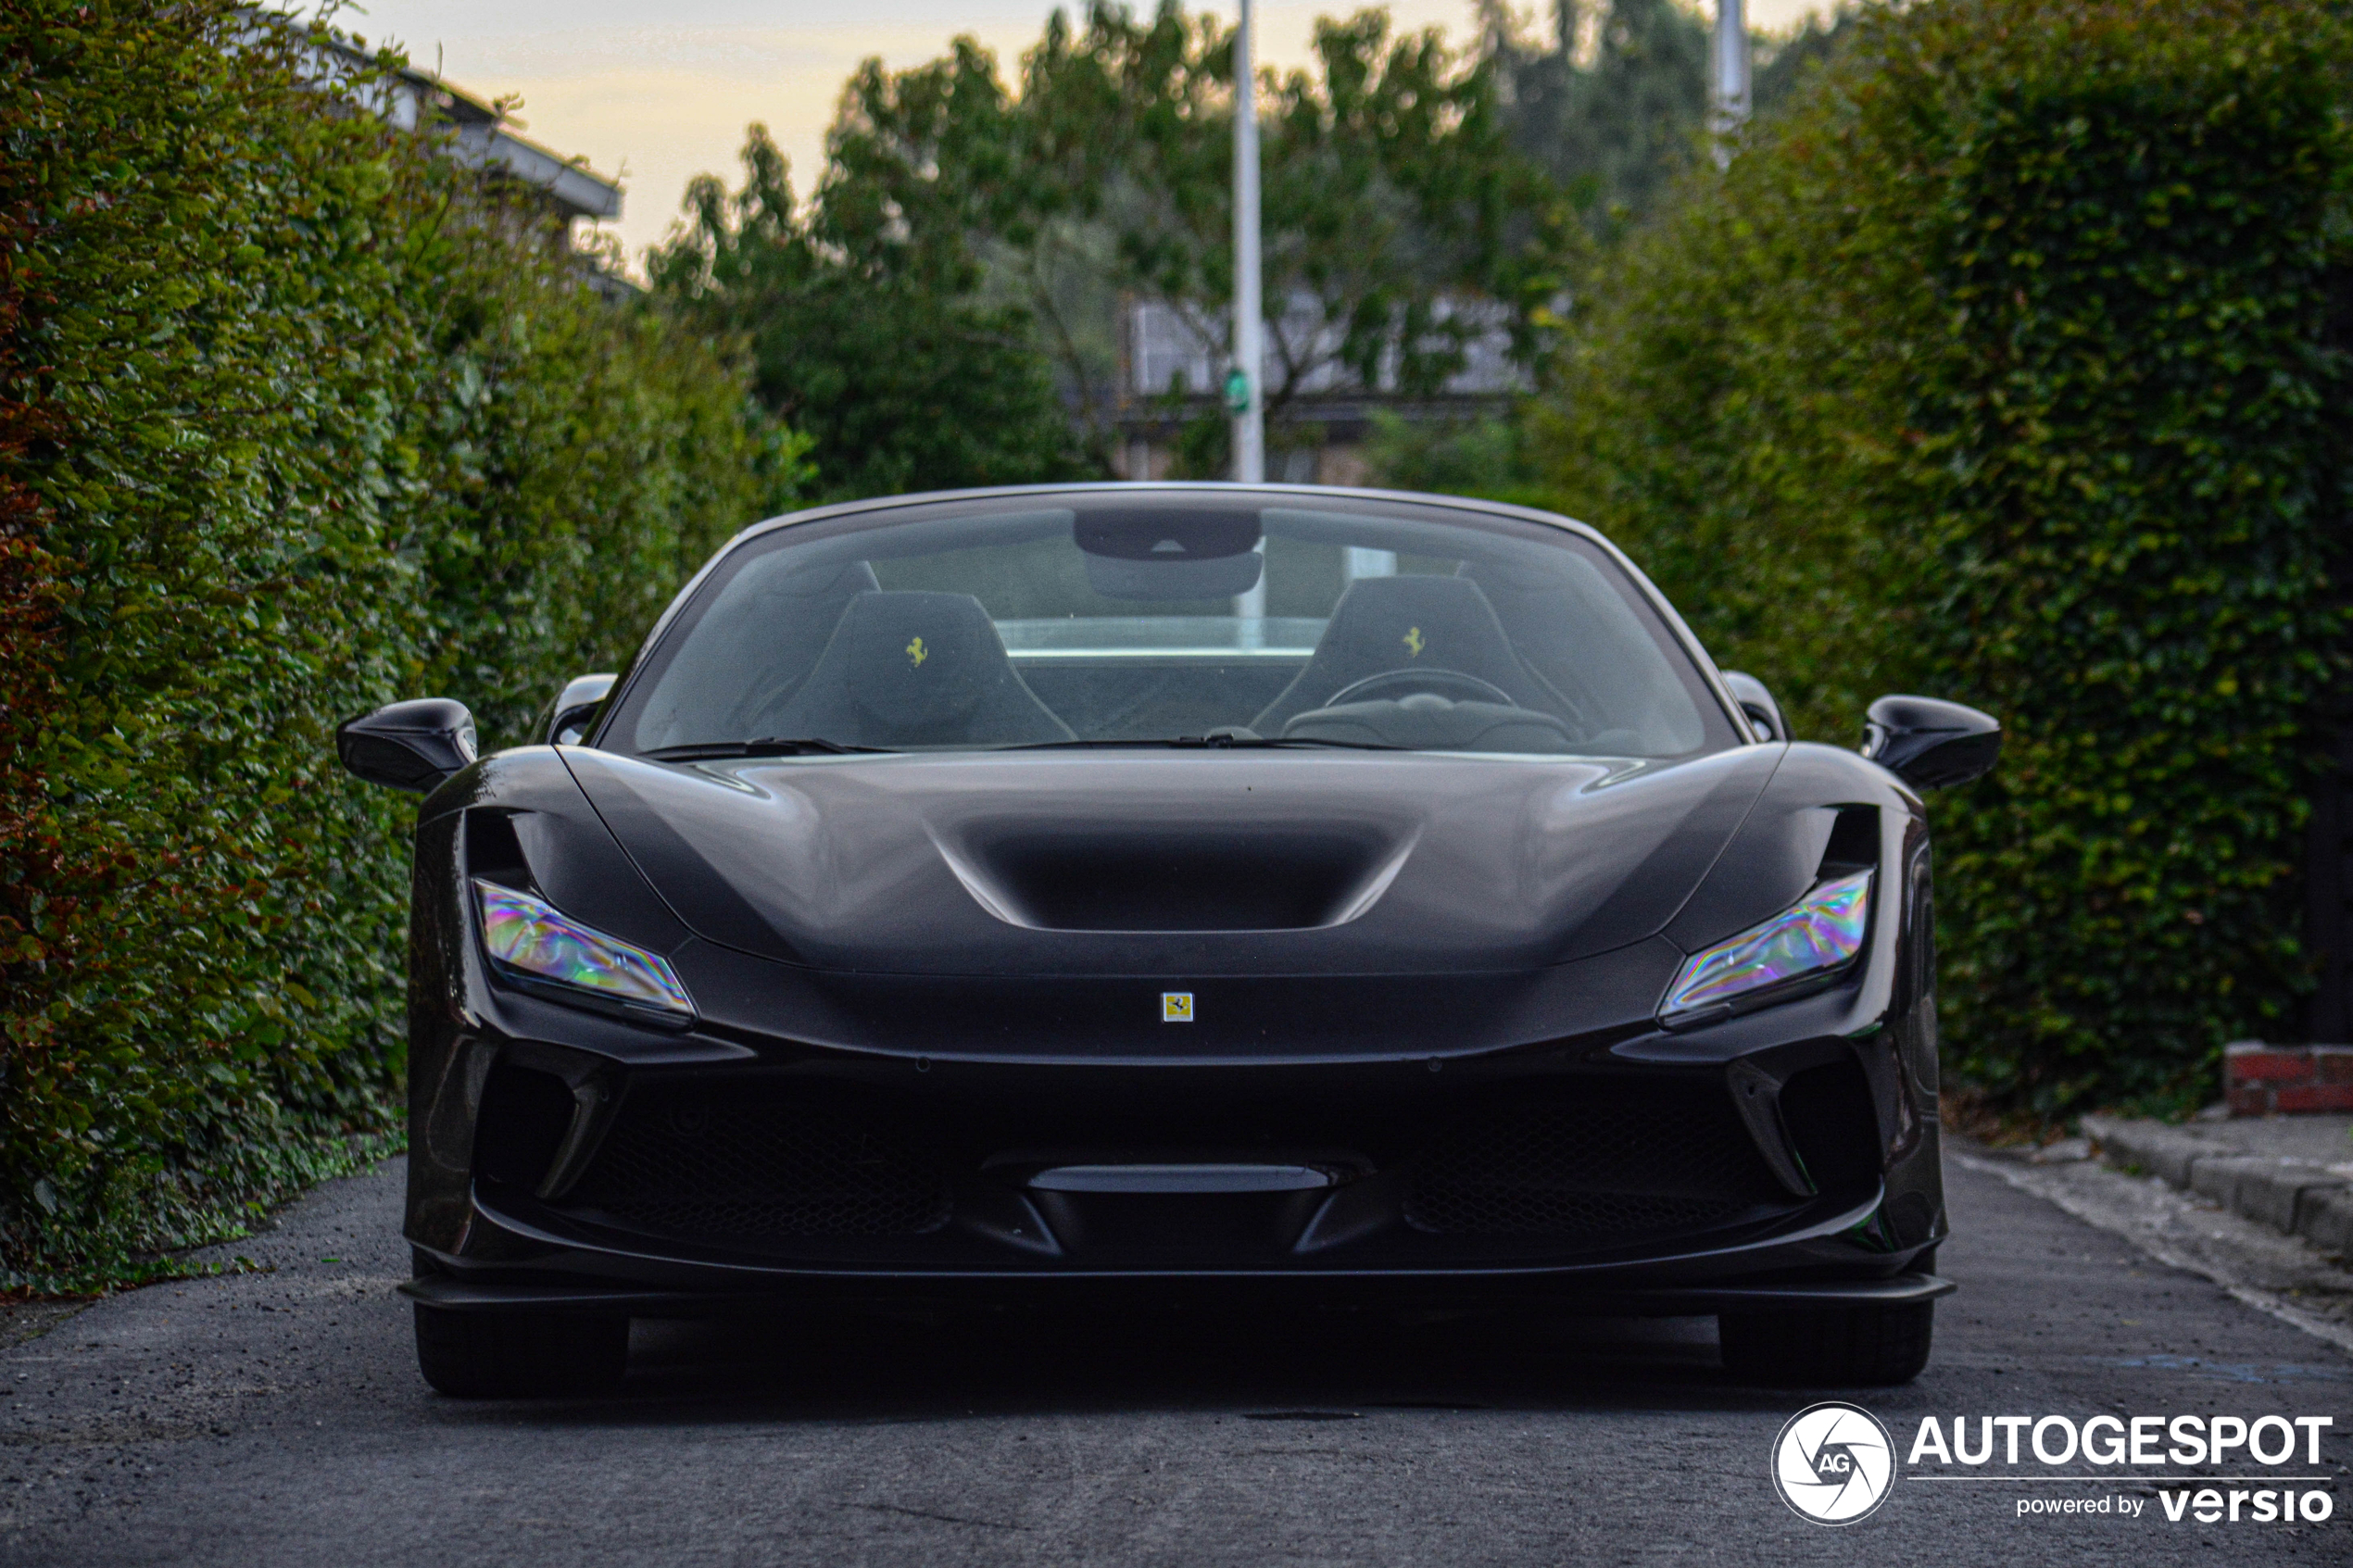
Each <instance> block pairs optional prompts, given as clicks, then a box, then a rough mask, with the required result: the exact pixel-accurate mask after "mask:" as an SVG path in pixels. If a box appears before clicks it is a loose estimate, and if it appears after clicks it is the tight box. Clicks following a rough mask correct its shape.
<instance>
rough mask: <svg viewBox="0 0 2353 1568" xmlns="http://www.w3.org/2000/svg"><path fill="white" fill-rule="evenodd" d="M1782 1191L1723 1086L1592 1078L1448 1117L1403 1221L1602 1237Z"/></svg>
mask: <svg viewBox="0 0 2353 1568" xmlns="http://www.w3.org/2000/svg"><path fill="white" fill-rule="evenodd" d="M1788 1201H1789V1199H1788V1198H1787V1195H1786V1194H1784V1193H1783V1192H1782V1191H1781V1189H1780V1185H1779V1184H1777V1183H1776V1182H1775V1181H1774V1180H1773V1176H1772V1173H1771V1172H1769V1171H1768V1170H1767V1169H1766V1166H1765V1162H1764V1160H1762V1159H1761V1158H1760V1157H1759V1156H1758V1155H1757V1152H1756V1148H1755V1144H1754V1143H1752V1142H1751V1141H1750V1139H1749V1135H1748V1133H1747V1131H1746V1130H1745V1129H1744V1128H1743V1126H1742V1124H1741V1121H1740V1117H1739V1115H1738V1113H1737V1112H1736V1111H1734V1110H1733V1109H1732V1105H1731V1101H1730V1098H1729V1097H1728V1096H1727V1095H1726V1094H1725V1093H1724V1091H1723V1090H1722V1089H1721V1088H1719V1087H1717V1086H1715V1085H1655V1086H1654V1085H1642V1086H1640V1087H1635V1086H1628V1085H1608V1084H1597V1085H1592V1086H1591V1087H1588V1088H1582V1089H1580V1090H1579V1091H1578V1092H1577V1093H1575V1094H1573V1095H1564V1096H1560V1097H1557V1098H1554V1097H1548V1098H1543V1099H1541V1100H1535V1101H1532V1102H1521V1103H1515V1104H1499V1105H1493V1106H1490V1107H1486V1108H1483V1109H1481V1110H1474V1111H1471V1112H1469V1113H1468V1114H1466V1115H1464V1116H1462V1117H1460V1118H1458V1119H1457V1120H1455V1121H1453V1122H1452V1123H1448V1124H1447V1125H1446V1126H1445V1127H1444V1128H1442V1129H1441V1131H1440V1132H1439V1134H1438V1135H1436V1136H1435V1137H1434V1138H1432V1139H1431V1140H1430V1142H1429V1144H1428V1146H1427V1147H1425V1148H1423V1149H1422V1151H1421V1153H1420V1154H1419V1155H1418V1156H1417V1157H1416V1160H1415V1161H1414V1168H1413V1176H1412V1182H1411V1185H1410V1186H1409V1187H1408V1189H1407V1193H1406V1198H1405V1219H1406V1223H1409V1224H1411V1225H1413V1226H1415V1227H1416V1229H1419V1230H1425V1231H1432V1232H1436V1233H1438V1234H1441V1235H1449V1236H1560V1237H1564V1238H1569V1239H1582V1240H1604V1239H1607V1238H1609V1237H1613V1236H1630V1235H1635V1234H1639V1233H1649V1234H1656V1233H1658V1232H1661V1231H1679V1230H1703V1229H1706V1228H1709V1227H1711V1226H1715V1225H1721V1224H1726V1223H1730V1222H1732V1221H1734V1220H1737V1219H1740V1218H1742V1217H1743V1216H1744V1215H1747V1214H1748V1213H1750V1212H1751V1211H1753V1210H1755V1209H1757V1208H1758V1207H1759V1206H1760V1205H1779V1204H1786V1203H1787V1202H1788Z"/></svg>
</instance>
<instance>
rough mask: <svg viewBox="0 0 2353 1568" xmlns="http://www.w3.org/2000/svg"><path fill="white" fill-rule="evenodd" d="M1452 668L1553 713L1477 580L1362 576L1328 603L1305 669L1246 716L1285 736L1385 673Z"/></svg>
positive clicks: (1260, 727) (1255, 724)
mask: <svg viewBox="0 0 2353 1568" xmlns="http://www.w3.org/2000/svg"><path fill="white" fill-rule="evenodd" d="M1415 669H1423V670H1451V671H1454V672H1455V673H1457V674H1462V675H1472V676H1476V677H1478V679H1479V680H1482V681H1485V682H1488V683H1489V684H1492V685H1496V686H1500V687H1502V688H1503V689H1504V691H1506V692H1508V693H1510V694H1511V698H1512V700H1513V701H1514V702H1516V703H1517V704H1519V706H1521V707H1522V708H1532V709H1537V710H1538V711H1539V712H1545V713H1555V714H1557V703H1556V702H1555V701H1554V699H1553V698H1552V696H1551V695H1550V693H1549V692H1548V691H1547V690H1546V688H1545V687H1544V685H1543V684H1541V682H1539V681H1537V680H1536V679H1535V678H1534V677H1532V676H1531V675H1529V672H1528V671H1527V669H1526V668H1525V667H1524V666H1522V665H1521V663H1520V661H1519V658H1518V656H1517V655H1516V654H1514V653H1513V652H1512V645H1511V643H1510V641H1509V640H1508V639H1507V638H1505V637H1504V628H1503V626H1502V625H1501V624H1500V623H1499V622H1498V621H1496V619H1495V611H1494V608H1493V607H1492V606H1491V605H1490V604H1489V603H1488V602H1487V596H1486V595H1485V594H1483V593H1481V592H1480V591H1479V588H1478V583H1472V582H1469V581H1467V580H1466V579H1464V578H1460V577H1428V576H1422V575H1412V576H1403V577H1360V578H1358V579H1357V580H1356V581H1355V582H1353V583H1350V584H1349V585H1348V588H1347V590H1346V591H1345V592H1344V593H1342V594H1341V595H1340V603H1338V604H1337V605H1334V606H1333V607H1332V617H1331V620H1330V621H1327V622H1326V623H1325V626H1324V634H1323V636H1322V637H1321V638H1319V639H1318V640H1317V641H1316V644H1315V653H1314V654H1313V655H1311V656H1310V657H1309V659H1308V660H1307V667H1306V668H1305V669H1303V670H1302V671H1300V672H1299V675H1298V677H1297V678H1296V679H1295V680H1293V681H1292V682H1291V684H1290V685H1289V686H1286V687H1285V688H1283V694H1282V695H1281V696H1278V697H1277V698H1276V699H1275V700H1274V701H1273V702H1271V703H1269V704H1267V706H1266V709H1265V711H1264V712H1262V713H1260V714H1259V715H1258V717H1257V718H1255V719H1253V720H1252V721H1251V724H1250V727H1251V728H1252V729H1253V730H1255V731H1257V732H1258V733H1259V734H1264V735H1272V734H1281V733H1282V727H1283V726H1284V725H1285V724H1287V723H1289V722H1290V721H1291V720H1293V719H1295V718H1297V717H1298V716H1299V715H1300V714H1302V713H1305V712H1308V711H1310V710H1311V709H1318V708H1323V707H1326V706H1327V705H1328V704H1329V703H1330V701H1331V698H1332V696H1333V694H1335V693H1337V692H1340V691H1341V690H1344V689H1345V688H1347V687H1349V686H1352V685H1353V684H1356V683H1357V682H1359V681H1361V680H1364V679H1365V677H1366V676H1368V675H1378V674H1380V673H1382V672H1383V671H1390V670H1415Z"/></svg>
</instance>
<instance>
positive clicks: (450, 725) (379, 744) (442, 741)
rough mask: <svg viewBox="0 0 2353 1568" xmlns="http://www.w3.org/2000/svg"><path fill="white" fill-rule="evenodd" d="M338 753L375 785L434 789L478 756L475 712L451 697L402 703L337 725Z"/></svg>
mask: <svg viewBox="0 0 2353 1568" xmlns="http://www.w3.org/2000/svg"><path fill="white" fill-rule="evenodd" d="M335 755H336V756H337V757H338V758H340V759H342V760H343V765H344V766H345V767H346V768H347V769H349V770H350V771H352V772H353V773H354V774H355V775H357V776H358V777H359V778H362V779H365V780H367V781H368V783H370V784H383V785H384V786H385V787H386V788H388V789H405V790H408V791H409V792H410V793H411V794H415V795H425V794H429V793H430V792H431V791H432V790H433V789H434V787H435V786H437V785H438V784H440V783H441V782H442V781H443V780H444V779H447V778H448V777H449V776H450V775H451V774H453V773H456V772H457V771H459V770H460V769H462V768H465V767H466V766H468V765H469V764H470V763H472V761H473V759H474V716H473V715H472V714H471V713H469V712H467V711H466V705H465V704H464V703H462V702H456V701H453V700H451V699H450V698H448V697H446V696H427V697H418V698H416V699H415V700H414V701H410V702H396V703H394V704H393V705H392V706H391V707H389V708H379V709H376V710H375V711H374V712H373V713H371V714H369V715H368V716H367V717H365V718H362V719H353V720H349V721H346V722H345V723H344V724H342V725H340V726H339V727H337V729H336V730H335Z"/></svg>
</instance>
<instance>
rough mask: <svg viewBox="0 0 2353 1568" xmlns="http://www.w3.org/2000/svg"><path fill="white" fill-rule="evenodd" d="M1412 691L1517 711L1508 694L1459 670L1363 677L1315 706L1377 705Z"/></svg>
mask: <svg viewBox="0 0 2353 1568" xmlns="http://www.w3.org/2000/svg"><path fill="white" fill-rule="evenodd" d="M1412 692H1428V693H1429V694H1430V695H1432V696H1445V697H1452V698H1453V699H1454V700H1455V701H1456V702H1492V703H1498V704H1501V705H1502V706H1503V707H1505V708H1517V707H1518V706H1519V704H1518V703H1516V702H1515V701H1513V700H1512V694H1511V693H1509V692H1507V691H1505V690H1504V688H1503V687H1501V686H1499V685H1496V684H1493V683H1492V682H1489V681H1482V680H1480V679H1479V678H1478V676H1476V675H1466V674H1464V673H1463V672H1462V671H1459V670H1438V669H1430V670H1384V671H1381V672H1380V673H1379V674H1378V675H1367V676H1365V678H1364V679H1363V680H1361V681H1352V682H1351V683H1349V684H1347V685H1345V686H1342V687H1340V690H1338V691H1336V692H1334V693H1332V695H1331V696H1327V697H1326V698H1325V699H1324V700H1323V701H1322V702H1321V703H1320V704H1318V705H1317V706H1319V707H1323V708H1338V707H1340V706H1341V705H1342V704H1344V703H1351V702H1378V701H1380V700H1382V699H1384V698H1388V697H1390V694H1391V693H1395V694H1396V695H1397V696H1405V695H1407V694H1408V693H1412Z"/></svg>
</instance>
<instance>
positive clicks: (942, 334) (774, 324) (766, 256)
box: [648, 65, 1089, 499]
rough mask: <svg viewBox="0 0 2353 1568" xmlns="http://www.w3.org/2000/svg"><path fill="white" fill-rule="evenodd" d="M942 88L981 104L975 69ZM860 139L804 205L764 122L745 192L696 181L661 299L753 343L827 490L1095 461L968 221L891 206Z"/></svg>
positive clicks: (1067, 467) (872, 489) (1058, 474)
mask: <svg viewBox="0 0 2353 1568" xmlns="http://www.w3.org/2000/svg"><path fill="white" fill-rule="evenodd" d="M878 74H879V72H878V70H877V68H875V67H874V66H872V65H869V66H868V67H867V68H866V70H865V71H864V72H862V80H863V79H865V78H867V77H872V76H875V75H878ZM941 74H942V76H946V75H947V73H941ZM984 74H985V73H984ZM939 84H940V85H941V86H942V87H943V88H945V89H946V90H947V92H946V96H945V98H944V100H943V101H942V103H941V104H940V105H939V107H940V108H941V109H942V110H944V111H945V112H949V113H955V112H958V111H959V110H960V109H961V108H963V107H969V106H968V105H963V104H960V103H958V102H957V101H955V93H956V92H957V91H959V90H962V91H967V92H968V91H970V90H971V88H972V86H973V85H974V77H973V75H972V73H970V72H969V71H967V72H963V73H960V74H958V75H956V76H953V77H949V78H948V79H947V80H945V81H941V82H939ZM926 85H929V83H926ZM982 85H983V86H985V87H993V85H994V84H993V82H983V83H982ZM853 91H854V89H853ZM850 134H853V133H851V132H842V131H837V132H836V135H835V142H836V146H837V159H836V163H835V166H834V169H833V172H832V174H831V177H830V178H829V179H828V180H827V182H825V183H824V185H823V186H821V188H820V191H819V195H818V199H817V201H816V202H815V203H814V204H812V207H810V208H809V209H808V210H806V211H799V210H796V207H795V204H794V200H793V194H792V187H791V183H790V182H789V179H788V177H787V169H786V160H785V157H784V155H783V154H782V153H781V152H779V151H778V150H777V148H776V144H775V143H774V141H772V140H771V139H770V138H769V135H768V132H767V129H766V127H764V126H760V125H754V126H752V127H751V128H750V130H749V134H748V138H747V140H746V143H745V145H744V153H743V163H744V176H745V177H744V184H743V187H742V189H740V190H739V191H737V192H736V194H733V195H732V196H731V195H729V194H727V192H726V191H725V189H724V187H723V186H722V185H721V184H720V182H719V181H718V180H717V179H716V178H714V177H712V176H710V175H704V176H702V177H700V178H698V180H696V181H695V182H694V183H693V185H692V186H690V187H689V188H688V191H687V194H686V209H687V211H688V212H689V213H690V214H691V221H690V222H689V223H687V224H685V225H682V226H681V227H680V228H679V229H678V230H676V231H674V232H673V235H672V237H671V238H670V239H669V240H668V241H667V242H665V243H664V244H663V245H660V246H658V247H657V248H656V249H655V250H654V252H653V254H652V255H651V256H650V257H648V270H650V272H651V273H652V277H653V282H654V289H655V292H656V294H657V295H661V296H663V297H665V298H667V299H669V300H671V301H673V302H674V303H675V304H676V305H677V306H678V307H680V308H681V309H683V310H684V311H685V312H686V314H687V315H689V316H690V317H692V318H694V319H697V320H701V321H703V322H705V323H707V324H709V325H710V326H711V327H712V328H714V329H718V330H723V331H726V332H732V333H736V334H740V335H741V336H742V337H743V338H744V339H745V340H746V341H747V342H748V343H749V348H750V352H751V355H752V358H753V363H754V367H755V376H754V385H755V388H756V390H757V392H758V395H759V396H760V398H761V401H762V402H763V403H764V404H765V405H766V406H767V407H768V408H770V409H772V410H774V412H775V413H777V414H779V415H781V416H783V417H784V418H785V419H786V420H788V421H790V423H791V424H792V426H793V427H794V428H795V429H796V430H798V431H799V432H801V433H803V434H804V435H806V436H807V437H809V438H810V440H811V442H812V447H811V458H812V460H813V461H814V463H815V464H816V468H817V480H816V488H817V490H818V491H819V492H820V494H821V495H824V497H826V498H829V499H846V498H849V497H853V496H860V495H890V494H894V493H898V492H903V491H911V490H933V489H945V488H950V487H954V486H961V485H978V484H1009V483H1028V482H1035V481H1045V480H1055V479H1069V478H1077V477H1080V476H1082V475H1084V474H1085V473H1087V472H1088V471H1089V465H1088V464H1087V463H1086V461H1085V460H1084V458H1082V456H1081V455H1080V453H1079V451H1078V448H1077V445H1076V442H1075V441H1074V440H1073V438H1072V434H1071V430H1070V423H1069V420H1068V419H1067V418H1066V417H1065V415H1064V413H1063V408H1062V406H1061V403H1060V401H1059V400H1058V399H1057V397H1056V395H1055V392H1054V386H1053V380H1052V373H1051V365H1050V364H1049V362H1048V361H1047V360H1046V359H1045V358H1043V357H1042V356H1041V355H1039V354H1038V352H1037V350H1036V349H1035V348H1034V347H1033V346H1032V345H1031V331H1032V328H1031V323H1030V321H1029V319H1028V317H1027V315H1026V312H1025V311H1024V310H1022V309H1021V308H1020V307H1017V306H1008V305H1002V304H992V303H990V302H988V301H987V300H985V299H984V298H982V297H981V295H980V293H979V288H980V283H981V273H980V267H979V262H978V258H977V257H976V255H975V252H974V250H973V248H972V246H971V245H970V243H969V237H970V236H969V232H968V229H967V226H966V225H965V224H963V223H962V222H959V221H956V220H952V219H950V218H949V217H948V216H946V215H939V214H934V213H931V212H926V211H922V210H916V211H909V210H908V209H907V208H906V207H902V206H900V204H898V203H897V202H895V201H894V200H892V199H891V198H890V196H889V195H887V194H886V190H885V187H884V186H883V185H882V184H881V182H877V181H875V180H874V179H872V178H870V177H868V176H866V175H865V174H864V173H863V172H862V169H861V168H860V160H859V157H858V154H857V152H856V150H855V147H854V146H853V147H852V148H850V149H849V159H848V161H846V162H845V161H844V160H843V149H842V143H843V142H844V140H845V138H846V136H849V135H850ZM975 140H978V141H984V142H985V141H986V137H985V135H984V136H980V137H976V138H975ZM905 194H916V193H912V192H909V193H905Z"/></svg>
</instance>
